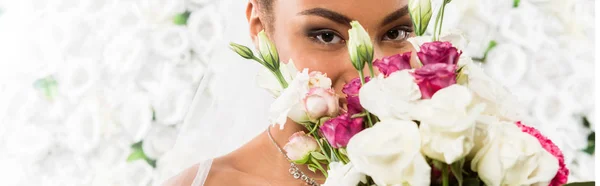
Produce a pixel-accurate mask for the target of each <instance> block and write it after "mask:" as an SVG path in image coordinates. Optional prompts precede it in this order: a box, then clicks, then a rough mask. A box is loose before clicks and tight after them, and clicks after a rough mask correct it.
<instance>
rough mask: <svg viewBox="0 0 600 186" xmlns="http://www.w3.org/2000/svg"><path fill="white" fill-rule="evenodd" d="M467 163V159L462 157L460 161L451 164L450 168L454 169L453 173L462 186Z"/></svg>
mask: <svg viewBox="0 0 600 186" xmlns="http://www.w3.org/2000/svg"><path fill="white" fill-rule="evenodd" d="M464 165H465V159H462V160H460V161H458V162H455V163H453V164H452V165H450V170H451V171H452V174H453V175H454V177H455V178H456V180H458V185H459V186H462V185H463V181H464V180H463V174H462V172H463V169H462V168H463V166H464Z"/></svg>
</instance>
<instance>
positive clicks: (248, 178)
mask: <svg viewBox="0 0 600 186" xmlns="http://www.w3.org/2000/svg"><path fill="white" fill-rule="evenodd" d="M199 168H200V164H196V165H194V166H191V167H189V168H187V169H185V170H184V171H182V172H181V173H179V174H178V175H177V176H175V177H173V178H171V179H169V180H168V181H167V182H165V183H164V184H163V186H190V185H192V183H193V182H194V179H195V178H196V175H197V173H198V169H199ZM260 183H264V182H262V181H261V179H260V178H257V177H254V176H252V175H249V174H247V173H244V172H241V171H239V170H238V169H236V168H235V166H233V164H232V163H231V161H228V159H227V158H225V157H221V158H217V159H214V160H213V161H212V165H211V167H210V171H209V173H208V176H207V178H206V181H205V182H204V185H200V186H222V185H232V186H234V185H249V186H252V185H257V186H258V185H264V184H260Z"/></svg>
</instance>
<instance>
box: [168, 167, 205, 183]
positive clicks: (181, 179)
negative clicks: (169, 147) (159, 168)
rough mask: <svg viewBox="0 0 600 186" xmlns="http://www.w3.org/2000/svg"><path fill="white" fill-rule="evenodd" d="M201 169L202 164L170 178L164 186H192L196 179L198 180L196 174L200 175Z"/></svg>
mask: <svg viewBox="0 0 600 186" xmlns="http://www.w3.org/2000/svg"><path fill="white" fill-rule="evenodd" d="M199 167H200V164H195V165H193V166H191V167H189V168H187V169H185V170H183V171H182V172H180V173H179V174H177V175H176V176H174V177H172V178H170V179H169V180H167V181H166V182H165V183H163V184H162V186H190V185H192V183H193V182H194V179H195V178H196V173H198V168H199Z"/></svg>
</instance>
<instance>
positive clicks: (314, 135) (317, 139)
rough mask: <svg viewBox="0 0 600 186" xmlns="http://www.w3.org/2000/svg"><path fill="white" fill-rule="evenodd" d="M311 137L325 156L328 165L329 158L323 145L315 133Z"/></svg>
mask: <svg viewBox="0 0 600 186" xmlns="http://www.w3.org/2000/svg"><path fill="white" fill-rule="evenodd" d="M315 128H317V127H315ZM312 136H313V137H314V138H315V140H316V141H317V145H319V148H320V149H321V152H323V154H324V155H325V158H326V159H327V163H330V162H331V158H329V156H328V155H327V151H325V148H324V147H323V143H321V139H320V138H319V136H317V134H315V133H313V134H312Z"/></svg>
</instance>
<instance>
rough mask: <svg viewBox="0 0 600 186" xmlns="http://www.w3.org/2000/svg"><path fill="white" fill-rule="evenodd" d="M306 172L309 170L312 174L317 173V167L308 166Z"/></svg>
mask: <svg viewBox="0 0 600 186" xmlns="http://www.w3.org/2000/svg"><path fill="white" fill-rule="evenodd" d="M308 170H310V171H312V172H317V166H316V165H313V164H309V165H308Z"/></svg>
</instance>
